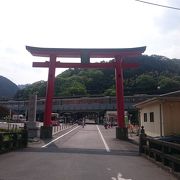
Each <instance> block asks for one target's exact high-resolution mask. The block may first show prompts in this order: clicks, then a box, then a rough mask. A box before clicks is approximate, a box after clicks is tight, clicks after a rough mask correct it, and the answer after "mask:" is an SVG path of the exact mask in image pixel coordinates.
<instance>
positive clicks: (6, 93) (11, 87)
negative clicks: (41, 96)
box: [0, 76, 19, 99]
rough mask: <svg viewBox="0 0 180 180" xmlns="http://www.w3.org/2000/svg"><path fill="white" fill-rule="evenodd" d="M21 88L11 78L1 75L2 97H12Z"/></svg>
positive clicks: (0, 95) (0, 94)
mask: <svg viewBox="0 0 180 180" xmlns="http://www.w3.org/2000/svg"><path fill="white" fill-rule="evenodd" d="M18 90H19V88H18V86H17V85H16V84H14V83H13V82H12V81H10V80H9V79H7V78H5V77H3V76H0V99H2V98H3V99H4V98H12V97H14V95H15V94H16V92H17V91H18Z"/></svg>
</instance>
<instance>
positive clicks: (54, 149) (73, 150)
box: [21, 144, 139, 156]
mask: <svg viewBox="0 0 180 180" xmlns="http://www.w3.org/2000/svg"><path fill="white" fill-rule="evenodd" d="M21 152H22V153H23V152H25V153H27V152H41V153H43V152H45V153H47V152H49V153H70V154H73V153H74V154H94V155H119V156H139V152H138V151H136V150H111V151H110V152H107V151H106V150H103V149H81V148H59V147H57V146H56V145H55V144H51V146H50V147H45V148H27V149H24V150H23V151H21Z"/></svg>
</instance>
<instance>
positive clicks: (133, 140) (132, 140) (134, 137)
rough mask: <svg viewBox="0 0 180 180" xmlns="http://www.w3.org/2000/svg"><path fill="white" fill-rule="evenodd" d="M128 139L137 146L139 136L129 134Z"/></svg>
mask: <svg viewBox="0 0 180 180" xmlns="http://www.w3.org/2000/svg"><path fill="white" fill-rule="evenodd" d="M128 139H129V141H130V142H132V143H133V144H136V145H139V136H138V135H137V134H136V133H129V134H128Z"/></svg>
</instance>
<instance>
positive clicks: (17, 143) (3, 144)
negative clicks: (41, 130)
mask: <svg viewBox="0 0 180 180" xmlns="http://www.w3.org/2000/svg"><path fill="white" fill-rule="evenodd" d="M27 143H28V135H27V131H26V130H22V131H21V132H0V153H4V152H8V151H12V150H16V149H20V148H25V147H27Z"/></svg>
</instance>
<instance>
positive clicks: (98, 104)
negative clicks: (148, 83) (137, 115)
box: [0, 95, 155, 114]
mask: <svg viewBox="0 0 180 180" xmlns="http://www.w3.org/2000/svg"><path fill="white" fill-rule="evenodd" d="M152 97H155V96H154V95H153V96H152V95H136V96H125V97H124V102H125V108H124V109H125V110H126V111H128V110H134V109H135V107H134V106H133V105H134V104H136V103H138V102H141V101H144V100H146V99H149V98H152ZM28 103H29V102H28V100H26V101H14V100H9V101H0V105H1V106H4V107H7V108H8V109H11V111H12V112H15V113H17V114H25V113H26V111H27V109H28ZM116 104H117V103H116V97H111V96H105V97H75V98H54V99H53V107H52V112H58V113H65V112H101V111H108V110H111V111H112V110H114V111H116V110H117V108H116ZM44 109H45V99H38V101H37V114H38V113H43V112H44Z"/></svg>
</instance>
